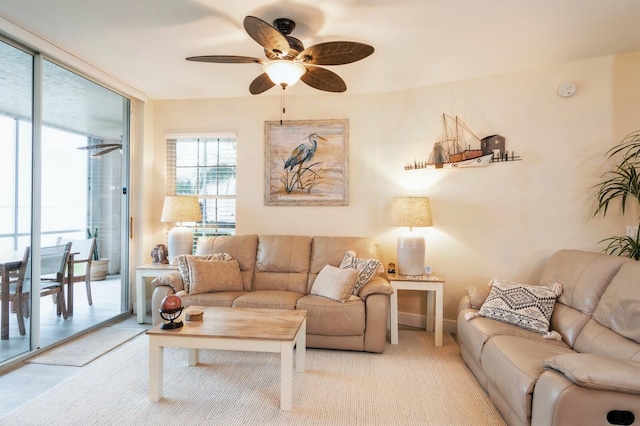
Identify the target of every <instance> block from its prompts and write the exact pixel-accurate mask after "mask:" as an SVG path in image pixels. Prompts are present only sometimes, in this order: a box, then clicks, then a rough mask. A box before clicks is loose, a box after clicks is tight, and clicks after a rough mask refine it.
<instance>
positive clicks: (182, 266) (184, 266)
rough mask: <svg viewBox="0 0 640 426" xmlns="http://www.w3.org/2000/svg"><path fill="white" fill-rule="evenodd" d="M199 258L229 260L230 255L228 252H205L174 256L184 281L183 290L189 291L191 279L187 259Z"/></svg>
mask: <svg viewBox="0 0 640 426" xmlns="http://www.w3.org/2000/svg"><path fill="white" fill-rule="evenodd" d="M190 258H191V259H200V260H225V261H227V260H231V255H230V254H229V253H216V254H207V255H202V256H193V255H190V254H181V255H178V256H176V257H175V261H176V263H177V264H178V270H180V275H181V276H182V282H183V283H184V289H185V291H187V292H188V291H189V290H190V288H191V280H190V279H189V263H188V262H187V259H190Z"/></svg>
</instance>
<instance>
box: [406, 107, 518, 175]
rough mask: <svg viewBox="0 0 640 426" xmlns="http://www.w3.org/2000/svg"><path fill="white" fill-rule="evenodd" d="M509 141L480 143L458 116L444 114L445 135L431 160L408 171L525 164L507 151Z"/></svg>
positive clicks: (416, 162) (414, 164) (493, 139)
mask: <svg viewBox="0 0 640 426" xmlns="http://www.w3.org/2000/svg"><path fill="white" fill-rule="evenodd" d="M505 142H506V140H505V138H504V137H503V136H500V135H491V136H487V137H484V138H482V139H480V138H479V137H478V136H476V135H475V133H473V131H471V129H470V128H469V126H467V125H466V124H465V123H464V122H463V121H462V120H461V119H460V118H459V117H458V116H455V117H452V116H450V115H447V114H442V135H441V137H440V139H439V140H437V141H436V142H435V143H434V144H433V149H432V151H431V154H430V156H429V159H428V160H426V161H425V160H414V161H413V162H412V163H407V164H405V166H404V168H405V170H415V169H427V168H435V169H444V168H466V167H486V166H488V165H489V164H491V163H495V162H503V161H518V160H521V158H520V157H519V156H516V155H515V153H514V152H511V155H509V152H508V151H507V150H506V147H505Z"/></svg>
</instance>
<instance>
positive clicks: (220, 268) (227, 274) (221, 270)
mask: <svg viewBox="0 0 640 426" xmlns="http://www.w3.org/2000/svg"><path fill="white" fill-rule="evenodd" d="M187 263H188V264H189V279H190V281H191V287H190V290H189V293H190V294H199V293H212V292H215V291H242V277H241V276H240V266H238V261H237V260H229V261H220V260H201V259H196V258H193V257H192V258H189V259H187Z"/></svg>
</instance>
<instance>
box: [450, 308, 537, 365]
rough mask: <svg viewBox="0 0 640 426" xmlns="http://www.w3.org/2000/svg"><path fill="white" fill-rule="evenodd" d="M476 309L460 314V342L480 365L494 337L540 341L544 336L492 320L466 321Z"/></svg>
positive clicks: (476, 319)
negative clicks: (485, 346) (485, 350)
mask: <svg viewBox="0 0 640 426" xmlns="http://www.w3.org/2000/svg"><path fill="white" fill-rule="evenodd" d="M476 312H478V311H477V310H475V309H470V308H469V309H463V310H461V311H460V313H459V314H458V322H457V325H458V340H460V341H462V342H464V345H465V347H466V349H467V351H468V352H469V355H471V357H472V358H473V360H474V361H475V362H476V363H477V364H478V365H480V357H481V355H482V350H483V349H484V345H485V344H486V343H487V342H488V341H489V339H491V338H492V337H494V336H501V335H504V336H517V337H519V338H523V339H539V338H542V336H541V335H540V334H539V333H536V332H534V331H531V330H526V329H524V328H521V327H516V326H514V325H511V324H507V323H504V322H500V321H496V320H493V319H490V318H483V317H477V318H474V319H473V320H471V321H468V320H466V319H465V315H466V314H467V313H476Z"/></svg>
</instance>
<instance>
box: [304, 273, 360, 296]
mask: <svg viewBox="0 0 640 426" xmlns="http://www.w3.org/2000/svg"><path fill="white" fill-rule="evenodd" d="M357 278H358V271H357V270H355V269H340V268H336V267H335V266H331V265H325V266H324V268H322V270H321V271H320V273H319V274H318V276H317V277H316V280H315V281H314V282H313V287H312V288H311V294H315V295H318V296H323V297H328V298H329V299H333V300H337V301H338V302H344V301H345V300H347V299H348V298H349V296H351V293H352V292H353V288H354V285H355V283H356V279H357Z"/></svg>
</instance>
